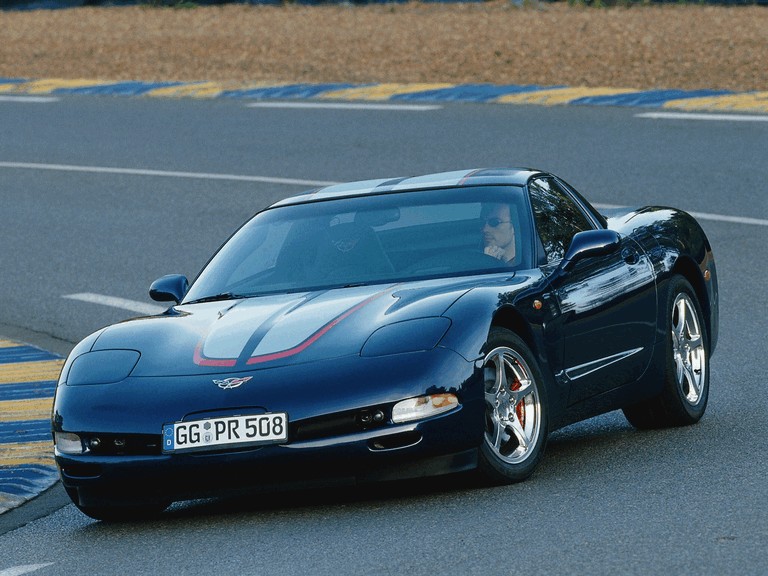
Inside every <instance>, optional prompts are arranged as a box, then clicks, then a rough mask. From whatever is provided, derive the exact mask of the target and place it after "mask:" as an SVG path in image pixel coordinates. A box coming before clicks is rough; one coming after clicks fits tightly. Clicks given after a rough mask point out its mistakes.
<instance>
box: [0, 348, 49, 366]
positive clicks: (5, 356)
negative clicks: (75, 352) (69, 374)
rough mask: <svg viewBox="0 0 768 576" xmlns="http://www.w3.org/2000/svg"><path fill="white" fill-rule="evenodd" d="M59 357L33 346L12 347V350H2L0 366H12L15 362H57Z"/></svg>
mask: <svg viewBox="0 0 768 576" xmlns="http://www.w3.org/2000/svg"><path fill="white" fill-rule="evenodd" d="M58 358H59V357H58V356H55V355H53V354H51V353H50V352H46V351H45V350H40V349H39V348H33V347H32V346H12V347H10V348H0V364H11V363H15V362H38V361H41V360H43V361H44V360H57V359H58Z"/></svg>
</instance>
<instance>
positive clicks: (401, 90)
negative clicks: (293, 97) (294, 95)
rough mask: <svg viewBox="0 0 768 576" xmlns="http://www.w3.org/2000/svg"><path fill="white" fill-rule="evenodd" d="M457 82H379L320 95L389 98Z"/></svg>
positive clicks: (444, 86)
mask: <svg viewBox="0 0 768 576" xmlns="http://www.w3.org/2000/svg"><path fill="white" fill-rule="evenodd" d="M455 86H456V85H455V84H377V85H375V86H363V87H360V88H345V89H343V90H333V91H331V92H324V93H323V94H321V95H320V96H319V97H320V98H325V99H334V100H336V99H338V100H371V101H374V100H389V99H390V98H392V97H394V96H399V95H402V94H415V93H417V92H428V91H430V90H443V89H445V88H454V87H455Z"/></svg>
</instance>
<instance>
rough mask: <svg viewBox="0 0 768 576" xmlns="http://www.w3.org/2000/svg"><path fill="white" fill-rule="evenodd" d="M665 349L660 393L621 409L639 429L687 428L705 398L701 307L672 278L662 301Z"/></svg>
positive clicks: (685, 287) (701, 410)
mask: <svg viewBox="0 0 768 576" xmlns="http://www.w3.org/2000/svg"><path fill="white" fill-rule="evenodd" d="M665 306H666V308H665V310H666V312H667V316H666V320H665V322H666V330H665V332H666V335H665V338H666V349H665V354H664V363H665V365H664V387H663V389H662V392H661V394H659V395H658V396H657V397H655V398H651V399H650V400H647V401H645V402H642V403H640V404H636V405H634V406H629V407H626V408H624V415H625V416H626V417H627V420H629V422H630V424H632V425H633V426H635V427H636V428H640V429H650V428H663V427H670V426H687V425H689V424H695V423H696V422H698V421H699V420H700V419H701V417H702V416H703V415H704V411H705V410H706V408H707V401H708V399H709V340H708V335H707V330H706V327H705V324H704V317H703V315H702V313H701V305H700V304H699V300H698V298H697V297H696V293H695V292H694V290H693V288H692V287H691V285H690V283H689V282H688V281H687V280H686V279H685V278H683V277H682V276H673V277H672V278H671V279H670V281H669V284H668V288H667V292H666V300H665Z"/></svg>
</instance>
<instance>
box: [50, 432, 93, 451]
mask: <svg viewBox="0 0 768 576" xmlns="http://www.w3.org/2000/svg"><path fill="white" fill-rule="evenodd" d="M53 437H54V439H55V441H56V449H57V450H58V451H59V452H61V453H62V454H83V453H84V452H86V449H85V446H84V445H83V441H82V440H81V439H80V436H78V435H77V434H71V433H69V432H54V433H53Z"/></svg>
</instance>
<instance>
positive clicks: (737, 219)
mask: <svg viewBox="0 0 768 576" xmlns="http://www.w3.org/2000/svg"><path fill="white" fill-rule="evenodd" d="M592 206H594V207H595V208H597V209H598V210H601V209H603V208H608V209H611V208H623V206H619V205H617V204H600V203H597V204H592ZM688 214H690V215H691V216H693V217H694V218H696V219H697V220H712V221H714V222H731V223H733V224H748V225H751V226H768V220H763V219H761V218H748V217H746V216H727V215H725V214H710V213H708V212H688Z"/></svg>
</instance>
